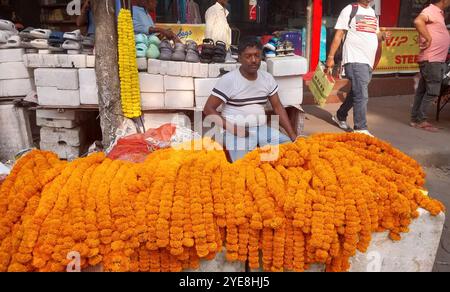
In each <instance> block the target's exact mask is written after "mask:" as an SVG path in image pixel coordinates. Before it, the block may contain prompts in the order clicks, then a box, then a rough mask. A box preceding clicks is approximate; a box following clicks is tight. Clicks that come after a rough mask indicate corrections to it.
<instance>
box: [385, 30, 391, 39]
mask: <svg viewBox="0 0 450 292" xmlns="http://www.w3.org/2000/svg"><path fill="white" fill-rule="evenodd" d="M390 39H392V32H390V31H385V32H383V40H384V41H389V40H390Z"/></svg>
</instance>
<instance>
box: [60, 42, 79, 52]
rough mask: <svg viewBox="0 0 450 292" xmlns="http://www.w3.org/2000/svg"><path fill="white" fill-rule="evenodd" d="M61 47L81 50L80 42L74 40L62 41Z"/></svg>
mask: <svg viewBox="0 0 450 292" xmlns="http://www.w3.org/2000/svg"><path fill="white" fill-rule="evenodd" d="M62 48H63V49H64V50H81V44H80V43H79V42H76V41H72V40H66V41H65V42H64V43H63V45H62Z"/></svg>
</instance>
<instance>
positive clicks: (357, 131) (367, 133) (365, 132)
mask: <svg viewBox="0 0 450 292" xmlns="http://www.w3.org/2000/svg"><path fill="white" fill-rule="evenodd" d="M355 133H357V134H363V135H367V136H369V137H372V138H374V137H375V136H374V135H372V134H371V133H370V132H369V131H368V130H356V131H355Z"/></svg>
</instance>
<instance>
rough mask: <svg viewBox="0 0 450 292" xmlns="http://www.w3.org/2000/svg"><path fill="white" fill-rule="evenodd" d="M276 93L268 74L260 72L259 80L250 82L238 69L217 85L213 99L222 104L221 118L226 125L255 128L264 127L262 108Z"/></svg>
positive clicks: (265, 118)
mask: <svg viewBox="0 0 450 292" xmlns="http://www.w3.org/2000/svg"><path fill="white" fill-rule="evenodd" d="M277 92H278V84H277V82H276V81H275V79H274V78H273V76H272V75H270V74H269V73H267V72H265V71H262V70H259V71H258V78H257V79H256V80H254V81H251V80H248V79H246V78H245V77H244V76H242V74H241V72H240V70H239V69H237V70H234V71H232V72H230V73H228V74H226V75H224V76H223V77H222V78H221V79H220V80H219V81H218V82H217V84H216V86H215V87H214V89H213V92H212V95H213V96H216V97H218V98H220V99H221V100H222V101H223V102H224V103H225V106H224V108H223V111H222V116H223V117H224V118H225V119H226V120H227V121H229V122H231V123H233V124H236V125H239V126H245V125H247V126H249V127H255V126H261V125H265V124H266V123H267V117H266V112H265V109H264V106H265V105H266V104H267V102H268V101H269V97H271V96H273V95H275V94H276V93H277Z"/></svg>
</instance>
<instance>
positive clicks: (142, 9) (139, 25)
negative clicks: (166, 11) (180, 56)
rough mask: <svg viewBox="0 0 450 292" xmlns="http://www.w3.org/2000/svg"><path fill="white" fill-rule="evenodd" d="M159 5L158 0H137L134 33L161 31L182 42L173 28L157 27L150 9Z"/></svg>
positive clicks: (152, 9)
mask: <svg viewBox="0 0 450 292" xmlns="http://www.w3.org/2000/svg"><path fill="white" fill-rule="evenodd" d="M157 5H158V1H157V0H136V1H135V5H133V25H134V33H136V34H139V33H143V34H155V33H159V34H161V35H162V36H164V37H166V38H167V39H169V40H173V41H175V42H180V39H179V38H178V37H177V35H176V34H175V33H173V32H172V31H171V30H167V29H162V28H157V27H155V23H154V21H153V19H152V17H151V16H150V14H149V11H155V10H156V6H157Z"/></svg>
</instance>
